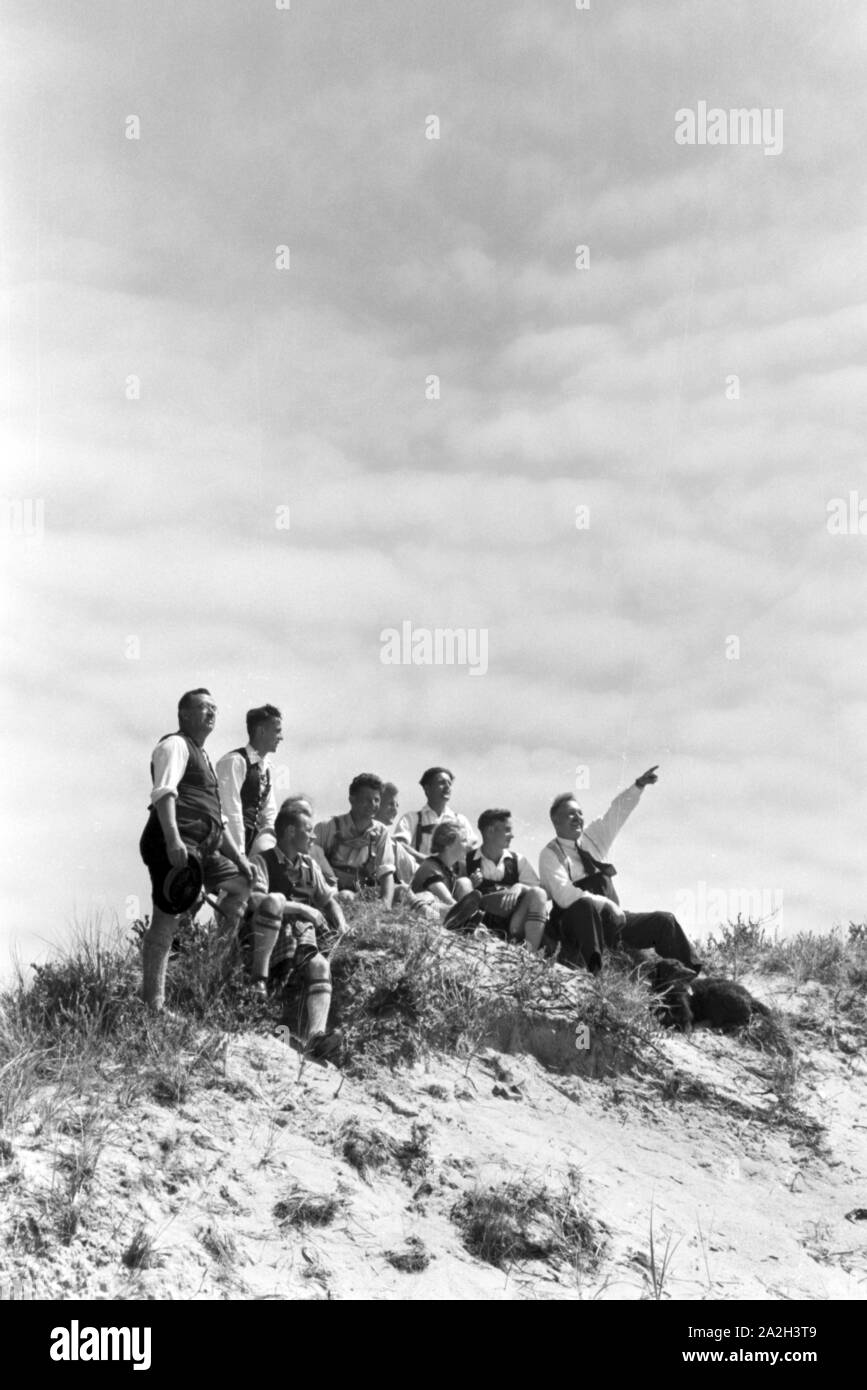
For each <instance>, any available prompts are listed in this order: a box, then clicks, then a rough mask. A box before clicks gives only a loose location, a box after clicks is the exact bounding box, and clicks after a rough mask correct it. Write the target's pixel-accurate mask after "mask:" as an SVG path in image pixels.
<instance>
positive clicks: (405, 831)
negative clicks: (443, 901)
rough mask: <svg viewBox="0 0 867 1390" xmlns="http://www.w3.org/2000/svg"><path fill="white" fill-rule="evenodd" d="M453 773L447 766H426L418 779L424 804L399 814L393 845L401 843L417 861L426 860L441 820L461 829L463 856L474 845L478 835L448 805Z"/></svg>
mask: <svg viewBox="0 0 867 1390" xmlns="http://www.w3.org/2000/svg"><path fill="white" fill-rule="evenodd" d="M454 780H455V775H454V773H453V772H450V771H449V769H448V768H447V767H429V768H428V769H427V771H426V772H423V773H422V775H421V779H420V785H421V788H422V790H423V792H424V794H425V796H426V797H427V804H426V805H425V806H423V807H422V809H421V810H420V811H410V812H409V813H408V815H405V816H401V818H400V820H399V821H398V823H397V829H396V830H395V831H394V832H393V834H394V839H395V843H396V844H402V845H405V846H406V848H407V850H408V852H409V853H410V854H411V855H412V857H413V859H414V860H415V861H416V863H417V864H421V863H423V862H424V860H425V859H427V857H428V855H429V854H430V852H431V836H432V835H433V833H434V830H435V829H436V827H437V826H438V825H439V824H440V822H441V821H454V822H455V824H456V825H457V826H458V828H459V830H460V832H461V843H462V845H463V850H464V853H463V855H462V858H463V859H465V858H466V853H467V850H468V849H470V848H471V847H473V846H475V845H477V844H478V842H479V841H478V836H477V835H476V833H475V831H474V830H473V827H472V826H471V825H470V823H469V821H468V820H467V818H466V816H462V815H460V813H459V812H457V811H453V810H452V809H451V807H450V806H449V801H450V799H451V795H452V783H453V782H454Z"/></svg>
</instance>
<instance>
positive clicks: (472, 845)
mask: <svg viewBox="0 0 867 1390" xmlns="http://www.w3.org/2000/svg"><path fill="white" fill-rule="evenodd" d="M457 819H458V825H459V826H460V828H461V839H462V840H463V842H464V845H465V846H466V848H467V849H478V848H479V845H480V844H481V843H482V837H481V835H479V834H477V833H476V831H475V830H474V829H473V827H472V826H471V825H470V822H469V821H468V820H467V818H466V816H464V815H461V813H460V812H458V818H457Z"/></svg>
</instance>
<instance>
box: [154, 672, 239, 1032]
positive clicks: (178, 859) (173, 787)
mask: <svg viewBox="0 0 867 1390" xmlns="http://www.w3.org/2000/svg"><path fill="white" fill-rule="evenodd" d="M216 720H217V706H216V705H215V704H214V701H213V700H212V698H211V693H210V691H208V690H205V689H204V688H201V687H200V688H199V689H198V690H188V691H187V692H186V693H185V694H184V695H182V696H181V698H180V701H179V703H178V732H177V733H174V734H164V735H163V737H162V738H161V739H160V741H159V743H158V744H157V746H156V748H155V749H154V751H153V756H152V758H151V781H152V784H153V786H152V791H151V804H150V807H149V811H150V814H149V816H148V820H147V824H146V826H145V828H144V831H143V833H142V837H141V841H140V843H139V849H140V852H141V857H142V859H143V860H144V862H145V864H146V865H147V868H148V872H149V873H150V877H151V888H152V892H153V916H152V918H151V924H150V927H149V928H148V930H147V932H146V933H145V936H144V940H143V942H142V966H143V976H144V980H143V985H142V996H143V998H144V1001H145V1003H146V1004H147V1006H148V1007H149V1008H150V1009H151V1010H152V1011H153V1012H154V1013H161V1012H162V1011H163V1008H164V1005H165V987H166V968H167V965H168V960H169V953H170V951H171V948H172V941H173V940H174V937H175V934H176V932H177V929H178V917H179V915H180V913H179V911H178V908H177V906H176V905H175V904H174V903H173V902H172V899H171V896H170V893H171V886H170V884H171V879H170V875H171V873H172V870H173V869H174V870H182V869H183V868H184V867H185V865H186V864H187V862H188V860H189V858H190V856H191V855H195V856H196V857H197V858H198V859H199V861H200V863H201V867H202V873H203V878H204V886H205V888H206V889H207V890H208V891H210V892H218V891H222V893H223V894H224V897H223V900H222V903H221V914H222V917H223V923H224V929H225V931H226V932H227V934H229V933H232V932H234V930H235V928H236V926H237V924H238V921H239V919H240V917H241V913H242V912H243V910H244V904H245V903H246V901H247V896H248V894H249V891H250V883H251V882H252V879H253V870H252V868H251V866H250V862H249V860H248V859H247V857H246V855H245V854H244V849H243V846H241V847H239V846H238V845H236V844H235V841H234V840H233V839H232V836H231V834H230V832H229V830H228V829H227V826H226V818H225V816H224V815H223V810H222V806H221V805H220V791H219V784H218V782H217V774H216V772H215V771H214V768H213V765H212V763H211V760H210V758H209V757H208V755H207V753H206V752H205V747H204V745H205V740H206V739H207V738H208V737H209V736H210V735H211V734H212V733H213V730H214V725H215V723H216Z"/></svg>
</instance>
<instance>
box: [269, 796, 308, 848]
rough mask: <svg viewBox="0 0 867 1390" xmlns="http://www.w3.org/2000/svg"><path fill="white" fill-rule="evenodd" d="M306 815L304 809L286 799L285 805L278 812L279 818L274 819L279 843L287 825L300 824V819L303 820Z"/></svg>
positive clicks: (275, 835) (275, 836)
mask: <svg viewBox="0 0 867 1390" xmlns="http://www.w3.org/2000/svg"><path fill="white" fill-rule="evenodd" d="M306 815H307V812H306V811H304V810H302V808H301V807H300V806H297V805H295V806H293V805H292V803H291V802H285V801H284V802H283V805H282V806H281V807H280V810H279V811H278V812H277V818H276V820H275V821H274V838H275V840H277V842H278V843H279V841H280V840H281V839H282V836H283V831H284V830H285V829H286V827H287V825H298V823H299V821H300V820H301V817H302V816H306Z"/></svg>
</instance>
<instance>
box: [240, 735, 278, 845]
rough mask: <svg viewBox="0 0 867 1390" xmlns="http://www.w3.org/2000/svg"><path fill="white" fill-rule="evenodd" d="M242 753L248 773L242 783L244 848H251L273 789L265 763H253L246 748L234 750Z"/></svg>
mask: <svg viewBox="0 0 867 1390" xmlns="http://www.w3.org/2000/svg"><path fill="white" fill-rule="evenodd" d="M232 751H233V752H235V753H240V755H241V757H242V758H243V759H244V762H245V763H246V764H247V775H246V777H245V778H244V780H243V782H242V783H241V815H242V816H243V819H244V848H245V849H247V850H249V848H250V846H251V845H252V843H253V841H254V840H255V838H256V827H257V825H258V824H259V814H260V812H261V810H262V807H263V806H264V805H265V802H266V801H267V800H268V793H269V792H270V790H271V772H270V769H269V768H267V767H266V766H265V765H264V763H262V762H261V761H259V762H258V763H251V762H250V758H249V756H248V754H247V750H246V748H235V749H233V750H232Z"/></svg>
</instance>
